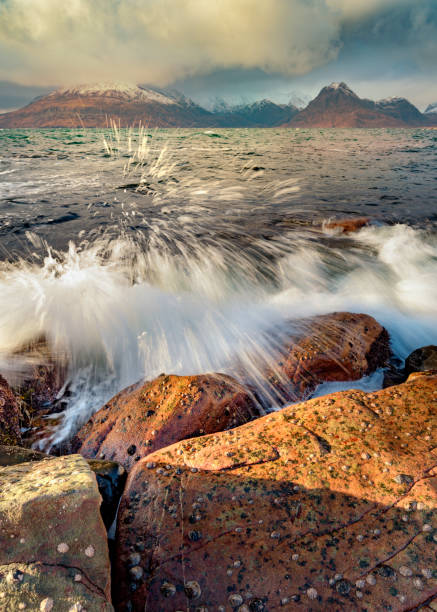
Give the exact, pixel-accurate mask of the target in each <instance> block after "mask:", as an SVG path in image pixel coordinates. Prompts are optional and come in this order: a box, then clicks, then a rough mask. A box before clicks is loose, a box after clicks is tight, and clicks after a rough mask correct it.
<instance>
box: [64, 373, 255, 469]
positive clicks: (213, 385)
mask: <svg viewBox="0 0 437 612" xmlns="http://www.w3.org/2000/svg"><path fill="white" fill-rule="evenodd" d="M255 414H257V409H256V406H255V404H254V401H253V400H252V398H251V396H250V394H249V392H248V391H247V390H246V389H245V388H244V387H242V386H241V385H240V384H238V383H237V382H236V381H235V380H234V379H232V378H231V377H230V376H225V375H223V374H202V375H199V376H166V375H164V374H163V375H162V376H159V377H158V378H156V379H155V380H152V381H151V382H147V383H145V384H143V385H141V386H138V385H137V386H134V387H129V388H128V389H126V390H125V391H122V392H121V393H119V394H118V395H116V396H115V397H114V398H113V399H112V400H111V401H110V402H108V403H107V404H106V405H105V406H104V407H103V408H102V409H101V410H99V411H98V412H97V413H96V414H94V415H93V416H92V417H91V419H90V420H89V421H88V423H86V425H84V427H82V429H81V430H80V431H79V433H78V434H77V438H76V441H75V448H76V449H77V450H78V451H79V452H80V453H81V454H82V455H83V456H84V457H90V458H93V457H98V458H102V459H110V460H111V461H112V460H114V461H117V462H119V463H121V465H123V466H124V467H125V468H126V469H130V468H131V467H132V465H134V464H135V462H136V461H138V460H139V459H141V458H142V457H145V456H146V455H148V454H150V453H151V452H153V451H155V450H158V449H159V448H162V447H164V446H168V445H169V444H173V443H174V442H177V441H179V440H183V439H185V438H190V437H193V436H196V435H202V434H205V433H213V432H216V431H222V430H224V429H228V428H229V427H234V426H236V425H241V424H242V423H245V422H247V421H249V420H250V419H251V418H252V417H253V415H255Z"/></svg>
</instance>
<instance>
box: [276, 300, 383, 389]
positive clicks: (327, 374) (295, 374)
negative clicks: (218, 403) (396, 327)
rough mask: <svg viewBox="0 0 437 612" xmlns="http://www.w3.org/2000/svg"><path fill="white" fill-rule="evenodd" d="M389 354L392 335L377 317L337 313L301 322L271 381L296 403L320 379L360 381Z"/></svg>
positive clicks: (320, 380)
mask: <svg viewBox="0 0 437 612" xmlns="http://www.w3.org/2000/svg"><path fill="white" fill-rule="evenodd" d="M389 356H390V347H389V336H388V333H387V331H386V330H385V329H384V328H383V327H382V326H381V325H380V324H379V323H378V322H377V321H375V319H374V318H373V317H370V316H369V315H365V314H354V313H350V312H334V313H332V314H328V315H321V316H318V317H312V318H309V319H303V320H301V321H299V327H298V332H297V333H296V334H295V335H294V337H293V338H291V339H290V341H289V343H288V346H287V347H286V349H285V350H284V356H283V358H282V359H280V360H279V361H278V363H277V364H276V366H275V367H274V368H273V369H272V371H271V372H269V374H268V379H269V382H270V384H271V386H272V387H273V388H274V389H277V390H278V391H279V393H280V394H281V395H282V396H283V397H285V398H286V399H288V400H292V401H297V400H299V399H303V398H304V397H308V395H309V394H310V393H311V392H312V391H314V389H315V387H316V386H317V385H318V384H320V383H323V382H327V381H335V380H339V381H340V380H358V379H359V378H361V377H362V376H364V375H366V374H370V373H371V372H373V371H374V370H376V369H377V368H378V367H382V366H384V365H386V362H387V361H388V358H389Z"/></svg>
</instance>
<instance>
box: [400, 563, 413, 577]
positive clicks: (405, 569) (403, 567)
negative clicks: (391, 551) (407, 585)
mask: <svg viewBox="0 0 437 612" xmlns="http://www.w3.org/2000/svg"><path fill="white" fill-rule="evenodd" d="M399 573H400V575H401V576H405V578H409V577H410V576H412V575H413V572H412V570H411V569H410V568H409V567H407V566H406V565H401V567H400V568H399Z"/></svg>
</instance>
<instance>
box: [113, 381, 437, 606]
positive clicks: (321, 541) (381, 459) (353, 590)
mask: <svg viewBox="0 0 437 612" xmlns="http://www.w3.org/2000/svg"><path fill="white" fill-rule="evenodd" d="M413 376H416V378H413V379H412V380H408V382H406V383H405V384H403V385H400V386H397V387H391V388H390V389H386V390H383V391H378V392H377V393H364V392H362V391H346V392H342V393H334V394H332V395H328V396H325V397H321V398H317V399H313V400H309V401H307V402H304V403H301V404H294V405H292V406H289V407H287V408H284V409H282V410H279V411H276V412H274V413H271V414H269V415H267V416H265V417H262V418H259V419H256V420H254V421H251V422H250V423H247V424H245V425H242V426H241V427H237V428H236V429H233V430H230V431H227V432H221V433H215V434H212V435H209V436H203V437H201V438H195V439H191V440H185V441H182V442H179V443H177V444H174V445H172V446H170V447H167V448H163V449H161V450H160V451H157V452H155V453H153V454H152V455H150V456H149V457H146V458H145V459H143V460H141V461H140V462H138V463H137V464H136V465H135V466H134V467H133V469H132V470H131V472H130V474H129V477H128V482H127V485H126V489H125V493H124V495H123V497H122V500H121V503H120V509H119V514H118V523H117V538H116V550H115V555H114V564H115V567H114V574H113V575H114V576H115V580H114V600H115V605H116V607H117V610H131V612H140V611H141V612H143V611H144V603H145V602H146V601H147V611H148V612H158V611H159V612H174V611H175V610H187V609H188V608H189V609H190V610H205V609H208V610H226V611H228V610H229V612H230V611H231V610H237V608H238V610H239V611H241V612H243V611H245V612H247V610H249V612H250V611H252V610H254V611H255V610H260V611H261V610H266V611H267V610H278V611H279V610H287V611H288V610H290V612H292V611H294V610H302V611H307V610H308V611H310V610H312V611H313V612H336V611H338V610H342V611H343V610H344V611H345V612H352V611H355V610H368V611H369V612H370V611H375V612H376V611H380V610H381V611H382V610H389V606H388V602H390V606H392V609H393V611H394V610H397V612H406V611H407V610H415V609H419V608H420V606H421V605H422V603H423V602H426V601H427V600H429V599H431V598H432V597H435V593H436V584H437V583H436V578H435V548H436V542H435V539H436V538H437V536H436V532H437V529H436V527H437V523H436V520H437V494H436V491H437V474H436V468H435V457H433V452H434V451H433V449H435V447H436V444H437V410H436V408H437V395H436V393H437V374H436V375H433V376H432V375H423V374H421V375H413ZM320 439H323V440H325V442H326V443H325V445H324V447H325V448H329V449H330V450H329V452H323V451H322V450H321V448H320ZM193 515H194V518H195V519H196V528H195V529H196V531H198V532H201V534H202V538H201V539H199V538H196V537H195V538H193V537H192V533H193V525H192V517H193ZM138 545H140V546H138ZM134 551H137V553H135V552H134ZM133 554H135V555H136V556H135V558H132V555H133ZM133 566H135V567H140V568H141V569H142V570H143V575H144V577H145V579H143V580H141V581H136V582H135V589H132V588H131V587H132V582H133V581H132V576H131V573H130V568H131V567H133ZM398 595H401V596H402V599H400V598H399V597H398ZM186 597H188V598H191V599H190V601H189V604H187V599H186Z"/></svg>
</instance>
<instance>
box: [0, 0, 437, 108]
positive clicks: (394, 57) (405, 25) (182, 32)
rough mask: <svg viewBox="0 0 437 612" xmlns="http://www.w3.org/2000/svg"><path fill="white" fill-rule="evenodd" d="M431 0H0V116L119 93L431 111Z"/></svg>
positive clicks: (436, 21)
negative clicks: (344, 96) (353, 99)
mask: <svg viewBox="0 0 437 612" xmlns="http://www.w3.org/2000/svg"><path fill="white" fill-rule="evenodd" d="M436 77H437V0H68V2H65V1H64V2H63V1H60V0H0V109H1V110H7V109H11V108H17V107H19V106H22V105H24V104H25V103H27V102H29V101H30V100H31V99H32V98H33V97H35V96H36V95H41V94H44V93H46V92H48V91H50V90H53V89H55V88H57V87H65V86H69V85H77V84H84V83H94V82H99V81H108V80H111V81H119V80H120V81H123V82H126V81H129V82H133V83H142V84H149V85H155V86H158V87H170V88H176V89H178V90H180V91H182V93H184V94H185V95H187V96H190V97H192V98H193V99H194V100H195V101H197V102H199V103H201V104H204V105H207V106H208V107H211V106H213V105H214V104H215V103H216V102H217V101H220V100H223V101H225V102H228V103H242V102H251V101H253V100H255V99H262V98H270V99H272V100H274V101H276V102H288V101H290V100H292V101H294V102H299V103H300V104H303V103H305V102H307V101H309V100H310V99H311V98H313V97H314V96H315V95H316V94H317V93H318V91H319V90H320V89H321V87H322V86H324V85H326V84H328V83H330V82H332V81H346V82H347V83H348V85H349V86H350V87H352V89H354V91H356V93H357V94H358V95H360V96H362V97H368V98H372V99H379V98H384V97H388V96H405V97H407V98H408V99H410V100H411V101H412V102H413V103H414V104H416V105H417V106H418V107H419V108H420V109H421V110H423V109H424V108H425V107H426V106H427V105H428V104H429V103H432V102H436V101H437V78H436Z"/></svg>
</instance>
